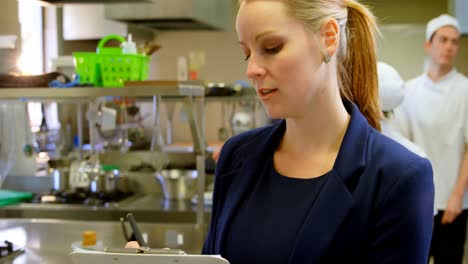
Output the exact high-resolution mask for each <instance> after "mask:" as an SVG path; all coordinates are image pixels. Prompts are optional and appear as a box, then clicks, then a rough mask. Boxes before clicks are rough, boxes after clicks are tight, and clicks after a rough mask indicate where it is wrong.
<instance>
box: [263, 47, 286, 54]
mask: <svg viewBox="0 0 468 264" xmlns="http://www.w3.org/2000/svg"><path fill="white" fill-rule="evenodd" d="M281 48H283V45H278V46H274V47H271V48H265V53H268V54H276V53H278V52H279V51H280V50H281Z"/></svg>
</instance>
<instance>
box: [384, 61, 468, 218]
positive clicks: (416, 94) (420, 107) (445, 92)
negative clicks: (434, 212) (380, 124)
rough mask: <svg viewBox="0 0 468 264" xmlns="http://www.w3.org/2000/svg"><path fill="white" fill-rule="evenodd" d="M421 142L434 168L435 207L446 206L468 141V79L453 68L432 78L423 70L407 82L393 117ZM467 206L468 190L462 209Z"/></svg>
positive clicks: (406, 133) (402, 130) (394, 122)
mask: <svg viewBox="0 0 468 264" xmlns="http://www.w3.org/2000/svg"><path fill="white" fill-rule="evenodd" d="M391 122H392V125H393V126H394V128H395V129H397V130H398V131H399V132H400V133H402V134H403V135H404V136H406V137H407V138H409V139H410V140H411V141H413V142H414V143H415V144H416V145H418V146H420V147H421V148H422V149H423V150H424V152H425V153H426V155H427V158H428V159H429V160H430V161H431V163H432V167H433V170H434V186H435V201H434V202H435V204H434V205H435V207H436V208H437V209H438V210H445V209H446V207H447V202H448V199H449V198H450V195H451V194H452V192H453V190H454V187H455V184H456V182H457V179H458V176H459V171H460V165H461V162H462V160H463V157H464V151H465V149H464V148H465V144H468V79H467V78H466V77H465V76H463V75H462V74H460V73H458V72H457V71H456V70H455V69H453V70H452V71H451V72H450V73H448V74H447V75H446V76H444V77H443V78H442V79H441V80H439V81H437V82H433V81H432V80H431V79H430V78H429V77H428V76H427V74H423V75H421V76H419V77H417V78H415V79H413V80H410V81H408V82H407V84H406V89H405V98H404V100H403V103H402V105H401V106H400V107H398V108H397V109H396V110H395V112H394V116H393V118H392V120H391ZM466 208H468V195H467V194H466V193H465V196H464V200H463V209H466Z"/></svg>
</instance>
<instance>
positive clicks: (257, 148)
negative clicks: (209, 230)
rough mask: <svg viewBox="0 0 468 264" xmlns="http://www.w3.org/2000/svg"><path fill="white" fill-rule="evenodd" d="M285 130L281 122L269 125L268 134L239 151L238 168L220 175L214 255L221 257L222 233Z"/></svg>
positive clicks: (224, 234) (259, 136) (223, 237)
mask: <svg viewBox="0 0 468 264" xmlns="http://www.w3.org/2000/svg"><path fill="white" fill-rule="evenodd" d="M285 128H286V124H285V122H284V120H283V121H281V122H279V124H275V125H273V128H272V129H271V130H268V133H264V134H263V135H258V138H256V139H255V140H252V141H251V142H249V143H248V144H246V145H244V146H243V147H241V148H240V149H239V151H238V153H237V155H236V157H237V158H239V159H241V160H242V165H241V166H238V167H237V168H236V169H233V170H232V171H230V172H229V173H226V174H225V175H221V177H220V178H221V180H222V183H221V184H220V187H221V192H222V193H223V195H224V196H223V197H222V198H221V200H222V201H224V202H223V204H222V205H220V208H222V210H223V212H222V213H220V217H219V219H218V223H217V226H216V227H217V228H216V229H217V232H218V233H217V234H216V235H215V237H216V241H215V245H214V252H218V253H223V250H224V245H223V241H225V240H226V239H225V236H226V231H227V228H228V226H229V225H230V221H231V220H232V217H233V214H234V213H235V212H236V209H237V208H238V206H239V205H240V204H241V203H242V202H243V199H244V198H245V197H246V196H247V195H248V193H249V192H250V191H251V190H252V188H254V186H255V184H256V183H257V181H258V180H259V175H260V171H261V170H263V169H264V166H263V161H264V159H265V157H267V156H268V155H271V154H272V152H273V151H275V147H276V146H277V145H278V143H279V141H280V140H281V138H282V137H283V135H284V130H285ZM227 194H229V195H227Z"/></svg>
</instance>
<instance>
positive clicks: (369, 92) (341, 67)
mask: <svg viewBox="0 0 468 264" xmlns="http://www.w3.org/2000/svg"><path fill="white" fill-rule="evenodd" d="M343 1H344V2H345V3H346V7H347V10H348V18H347V25H346V31H345V34H346V37H345V38H346V39H345V41H346V45H344V48H345V49H346V50H345V51H344V52H343V56H341V58H340V59H339V63H338V75H339V81H340V84H341V85H340V86H341V95H342V97H344V98H346V99H348V100H350V101H352V102H354V103H355V104H356V105H357V106H358V107H359V109H360V111H361V112H362V113H363V115H364V116H365V117H366V118H367V120H368V122H369V124H370V125H371V126H373V127H374V128H376V129H377V130H380V119H381V118H382V112H381V109H380V105H379V98H378V97H379V92H378V79H377V49H376V41H375V38H376V35H377V34H379V30H378V27H377V22H376V20H375V17H374V15H372V13H371V12H370V11H369V10H368V9H367V8H366V7H365V6H363V5H361V4H359V3H358V2H356V1H354V0H343Z"/></svg>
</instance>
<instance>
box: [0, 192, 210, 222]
mask: <svg viewBox="0 0 468 264" xmlns="http://www.w3.org/2000/svg"><path fill="white" fill-rule="evenodd" d="M128 212H132V213H133V214H134V215H135V217H136V219H137V220H138V221H139V222H148V223H195V221H196V205H193V204H192V203H191V202H190V201H188V200H186V201H165V200H164V199H162V198H161V196H160V195H157V194H146V195H134V196H132V197H129V198H127V199H125V200H123V201H121V202H119V203H113V204H110V205H109V206H86V205H67V204H63V205H62V204H32V203H21V204H18V205H11V206H5V207H1V208H0V218H25V219H36V218H39V219H62V220H87V221H119V219H120V217H124V216H125V215H126V214H127V213H128ZM210 212H211V207H205V222H206V221H208V222H209V215H210Z"/></svg>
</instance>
